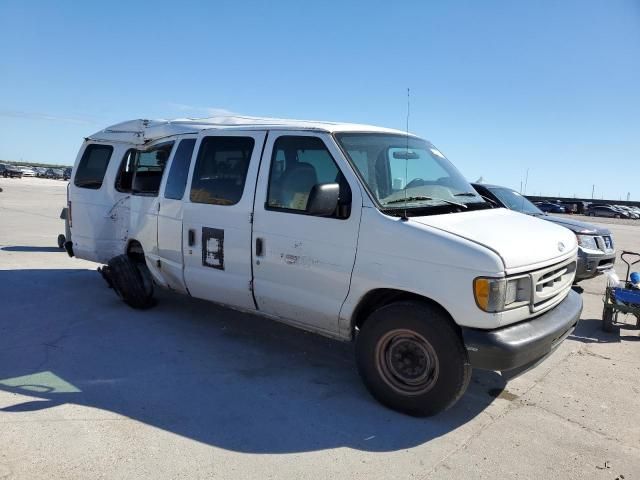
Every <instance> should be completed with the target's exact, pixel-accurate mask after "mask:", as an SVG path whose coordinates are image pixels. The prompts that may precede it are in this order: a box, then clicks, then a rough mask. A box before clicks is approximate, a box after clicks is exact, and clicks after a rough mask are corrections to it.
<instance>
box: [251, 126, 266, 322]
mask: <svg viewBox="0 0 640 480" xmlns="http://www.w3.org/2000/svg"><path fill="white" fill-rule="evenodd" d="M268 138H269V130H265V133H264V142H263V143H262V151H261V152H260V160H259V161H258V171H257V173H256V183H255V185H254V186H253V208H252V209H251V216H250V225H251V226H250V227H249V228H250V229H251V242H250V245H249V263H250V264H251V279H250V285H251V298H252V299H253V306H254V307H255V309H256V310H258V311H260V306H259V305H258V300H256V293H255V287H256V282H255V275H254V272H253V260H254V241H255V239H254V232H253V228H254V225H255V222H254V218H255V211H256V197H257V193H258V182H259V181H260V173H261V171H262V159H263V158H264V151H265V149H266V148H267V140H268Z"/></svg>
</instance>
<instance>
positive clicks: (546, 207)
mask: <svg viewBox="0 0 640 480" xmlns="http://www.w3.org/2000/svg"><path fill="white" fill-rule="evenodd" d="M523 198H524V197H523ZM535 205H536V206H537V207H538V208H539V209H540V210H542V211H543V212H545V213H566V211H567V210H566V209H565V208H564V207H563V206H562V205H558V204H557V203H553V202H537V203H536V204H535Z"/></svg>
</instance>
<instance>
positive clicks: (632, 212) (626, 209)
mask: <svg viewBox="0 0 640 480" xmlns="http://www.w3.org/2000/svg"><path fill="white" fill-rule="evenodd" d="M614 207H616V209H617V210H621V211H623V212H627V213H628V214H629V215H630V216H631V218H633V219H634V220H638V219H639V218H640V215H638V213H637V212H636V211H635V210H634V209H633V208H631V207H629V206H627V205H614Z"/></svg>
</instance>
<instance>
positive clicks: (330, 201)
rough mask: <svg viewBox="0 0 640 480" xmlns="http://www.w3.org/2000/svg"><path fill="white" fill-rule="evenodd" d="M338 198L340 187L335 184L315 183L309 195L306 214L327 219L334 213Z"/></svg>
mask: <svg viewBox="0 0 640 480" xmlns="http://www.w3.org/2000/svg"><path fill="white" fill-rule="evenodd" d="M339 197H340V185H338V184H337V183H317V184H315V185H314V186H313V188H312V189H311V193H310V194H309V199H308V200H307V213H308V214H310V215H317V216H319V217H329V216H331V215H333V213H334V212H335V211H336V207H337V206H338V198H339Z"/></svg>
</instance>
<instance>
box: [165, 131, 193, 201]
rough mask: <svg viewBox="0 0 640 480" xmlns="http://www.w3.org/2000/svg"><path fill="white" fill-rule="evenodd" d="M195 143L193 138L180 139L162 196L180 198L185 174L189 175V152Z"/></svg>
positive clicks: (185, 178) (185, 182) (184, 186)
mask: <svg viewBox="0 0 640 480" xmlns="http://www.w3.org/2000/svg"><path fill="white" fill-rule="evenodd" d="M195 144H196V139H195V138H190V139H188V140H182V141H181V142H180V144H179V145H178V149H177V150H176V153H175V155H174V156H173V162H172V163H171V169H170V170H169V176H168V177H167V185H166V186H165V188H164V198H173V199H174V200H182V197H183V196H184V190H185V188H186V187H187V176H188V175H189V166H190V165H191V154H192V153H193V147H194V146H195Z"/></svg>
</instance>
